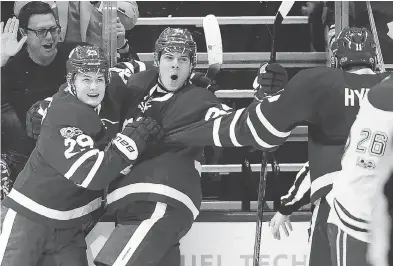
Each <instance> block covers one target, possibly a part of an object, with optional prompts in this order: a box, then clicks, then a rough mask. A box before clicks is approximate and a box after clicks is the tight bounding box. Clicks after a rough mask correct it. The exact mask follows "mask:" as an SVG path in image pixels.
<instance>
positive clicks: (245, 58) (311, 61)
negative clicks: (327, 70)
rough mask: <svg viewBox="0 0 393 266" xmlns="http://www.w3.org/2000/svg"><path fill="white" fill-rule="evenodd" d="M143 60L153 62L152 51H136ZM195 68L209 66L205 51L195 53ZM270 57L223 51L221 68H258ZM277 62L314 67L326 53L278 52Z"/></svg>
mask: <svg viewBox="0 0 393 266" xmlns="http://www.w3.org/2000/svg"><path fill="white" fill-rule="evenodd" d="M138 56H139V59H140V60H141V61H143V62H149V63H153V60H154V58H153V53H138ZM197 59H198V61H197V66H196V68H207V67H208V66H209V63H208V59H207V53H197ZM269 59H270V53H269V52H239V53H237V52H236V53H224V58H223V64H222V68H229V69H233V68H259V67H260V64H261V62H267V61H269ZM277 63H279V64H281V65H283V66H284V67H301V68H306V67H315V66H326V54H325V53H323V52H278V53H277Z"/></svg>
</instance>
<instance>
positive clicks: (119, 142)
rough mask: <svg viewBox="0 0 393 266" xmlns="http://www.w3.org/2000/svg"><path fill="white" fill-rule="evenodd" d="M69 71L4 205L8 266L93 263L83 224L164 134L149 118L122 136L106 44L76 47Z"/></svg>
mask: <svg viewBox="0 0 393 266" xmlns="http://www.w3.org/2000/svg"><path fill="white" fill-rule="evenodd" d="M67 73H68V74H67V83H66V84H65V85H63V86H62V87H61V89H60V90H59V92H58V93H56V94H55V95H54V96H53V100H52V102H51V104H50V107H49V108H48V109H47V110H46V111H45V114H44V119H43V122H42V128H41V134H40V137H39V139H38V141H37V145H36V147H35V149H34V151H33V153H32V155H31V156H30V158H29V160H28V162H27V164H26V166H25V168H24V169H23V170H22V171H21V173H20V174H19V175H18V177H17V179H16V181H15V184H14V187H13V188H12V190H11V191H10V193H9V194H8V195H7V196H6V198H5V199H4V201H3V202H2V217H1V218H2V232H1V235H0V240H1V241H0V242H1V246H2V247H3V248H1V249H0V265H2V266H24V265H26V266H27V265H29V266H31V265H41V264H42V265H59V266H60V265H69V266H79V265H80V266H82V265H83V266H87V258H86V242H85V235H84V232H83V225H84V224H85V223H88V222H90V221H92V220H94V219H96V218H97V217H98V216H100V215H101V214H102V211H103V208H102V207H103V205H102V200H101V198H102V195H103V188H105V186H107V185H108V184H109V182H110V181H112V180H114V179H115V178H116V177H117V176H118V175H119V174H120V172H121V171H122V170H123V169H125V168H126V167H130V165H132V164H134V163H135V162H136V160H137V158H138V156H139V155H140V154H141V153H142V152H143V151H144V149H145V148H146V145H147V143H148V142H149V141H152V142H153V141H156V140H159V139H160V138H161V137H162V136H163V131H162V128H161V127H160V126H159V125H158V124H157V123H156V122H155V121H154V120H153V119H151V118H144V117H139V118H137V119H135V120H134V122H133V123H131V122H129V123H125V124H124V126H123V130H122V131H121V132H119V133H117V132H118V122H119V121H118V120H116V119H117V115H115V114H116V112H115V110H114V109H113V108H112V106H111V105H110V103H109V102H108V100H107V99H108V97H107V96H106V85H107V83H108V79H109V71H108V62H107V58H106V56H105V55H104V52H103V51H102V50H101V49H100V48H98V47H94V46H93V47H92V46H77V47H76V48H75V49H74V50H73V51H72V52H71V54H70V58H69V60H68V61H67ZM105 122H106V123H105ZM108 142H109V144H108ZM107 144H108V145H107Z"/></svg>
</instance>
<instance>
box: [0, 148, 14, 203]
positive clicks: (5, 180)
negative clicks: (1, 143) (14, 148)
mask: <svg viewBox="0 0 393 266" xmlns="http://www.w3.org/2000/svg"><path fill="white" fill-rule="evenodd" d="M0 164H1V187H0V189H1V192H0V199H1V200H3V199H4V198H5V196H7V194H8V193H10V190H11V188H12V179H11V169H10V167H9V166H8V163H7V160H6V155H5V154H2V155H1V161H0Z"/></svg>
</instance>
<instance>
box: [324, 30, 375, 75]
mask: <svg viewBox="0 0 393 266" xmlns="http://www.w3.org/2000/svg"><path fill="white" fill-rule="evenodd" d="M331 51H332V57H331V66H332V67H334V68H342V69H345V68H348V67H351V66H367V67H370V68H371V69H373V70H375V68H376V63H377V56H376V45H375V42H374V38H373V36H372V34H371V32H370V31H369V30H367V29H366V28H355V27H352V28H349V27H348V28H344V29H343V30H342V31H341V32H340V34H339V35H338V36H337V38H336V40H335V41H334V42H333V43H332V45H331Z"/></svg>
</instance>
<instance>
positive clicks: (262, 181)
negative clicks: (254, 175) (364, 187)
mask: <svg viewBox="0 0 393 266" xmlns="http://www.w3.org/2000/svg"><path fill="white" fill-rule="evenodd" d="M294 3H295V2H294V1H283V2H282V3H281V5H280V7H279V9H278V12H277V14H276V17H275V19H274V24H273V36H272V47H271V54H270V63H274V62H276V45H275V39H276V32H277V29H278V27H279V26H280V25H281V23H282V22H283V20H284V18H285V17H286V16H287V15H288V13H289V11H290V10H291V8H292V6H293V4H294ZM267 157H268V154H267V152H265V151H264V152H262V161H261V172H260V176H259V186H258V210H257V225H256V231H255V242H254V261H253V266H259V255H260V248H261V237H262V221H263V206H264V204H265V191H266V176H267V168H266V166H267V159H268V158H267Z"/></svg>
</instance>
